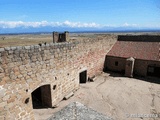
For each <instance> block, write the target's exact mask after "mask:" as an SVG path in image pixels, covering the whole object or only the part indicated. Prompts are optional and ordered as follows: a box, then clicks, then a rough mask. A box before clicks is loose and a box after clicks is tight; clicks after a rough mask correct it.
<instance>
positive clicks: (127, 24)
mask: <svg viewBox="0 0 160 120" xmlns="http://www.w3.org/2000/svg"><path fill="white" fill-rule="evenodd" d="M122 26H124V27H137V26H138V25H137V24H129V23H127V22H126V23H124V24H123V25H122Z"/></svg>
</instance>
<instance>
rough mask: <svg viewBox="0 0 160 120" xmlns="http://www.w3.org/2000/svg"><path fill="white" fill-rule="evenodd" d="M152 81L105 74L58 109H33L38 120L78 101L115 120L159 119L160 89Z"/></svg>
mask: <svg viewBox="0 0 160 120" xmlns="http://www.w3.org/2000/svg"><path fill="white" fill-rule="evenodd" d="M150 79H151V78H137V79H136V78H127V77H124V76H122V75H120V74H117V73H102V74H100V75H98V76H96V77H95V78H94V82H87V83H86V84H80V89H78V90H77V91H76V92H75V94H74V96H73V97H71V98H70V99H68V100H63V101H61V102H60V103H59V106H58V107H56V108H44V109H34V114H35V119H37V120H45V119H48V118H49V117H50V116H52V115H54V113H55V112H57V111H59V110H61V109H63V108H64V107H65V106H67V105H68V104H69V103H72V102H75V101H77V102H80V103H82V104H84V105H86V106H87V107H89V108H92V109H93V110H96V111H97V112H99V113H102V114H104V115H106V116H108V117H111V118H112V119H114V120H142V119H143V120H159V119H160V118H158V116H157V115H160V104H159V103H160V86H159V84H158V83H156V79H155V78H154V81H155V82H148V80H150ZM152 79H153V78H152Z"/></svg>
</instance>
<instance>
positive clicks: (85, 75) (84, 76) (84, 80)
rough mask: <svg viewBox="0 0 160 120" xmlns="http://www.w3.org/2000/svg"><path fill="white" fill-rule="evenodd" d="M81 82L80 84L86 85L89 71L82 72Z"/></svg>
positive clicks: (80, 75)
mask: <svg viewBox="0 0 160 120" xmlns="http://www.w3.org/2000/svg"><path fill="white" fill-rule="evenodd" d="M79 82H80V83H86V82H87V70H85V71H83V72H81V73H80V74H79Z"/></svg>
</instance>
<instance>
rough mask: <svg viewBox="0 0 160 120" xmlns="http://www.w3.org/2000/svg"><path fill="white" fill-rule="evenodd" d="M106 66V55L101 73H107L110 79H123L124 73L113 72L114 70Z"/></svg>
mask: <svg viewBox="0 0 160 120" xmlns="http://www.w3.org/2000/svg"><path fill="white" fill-rule="evenodd" d="M107 64H110V63H107V55H106V57H105V61H104V66H103V72H105V73H109V76H112V77H124V72H125V71H115V70H111V69H108V66H107ZM115 64H117V63H115Z"/></svg>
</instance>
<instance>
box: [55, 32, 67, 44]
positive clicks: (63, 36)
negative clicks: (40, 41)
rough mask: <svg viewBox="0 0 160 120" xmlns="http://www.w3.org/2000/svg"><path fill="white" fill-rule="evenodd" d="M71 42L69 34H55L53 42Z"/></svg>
mask: <svg viewBox="0 0 160 120" xmlns="http://www.w3.org/2000/svg"><path fill="white" fill-rule="evenodd" d="M67 41H69V32H68V31H65V32H64V33H58V32H53V42H54V43H55V42H67Z"/></svg>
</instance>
